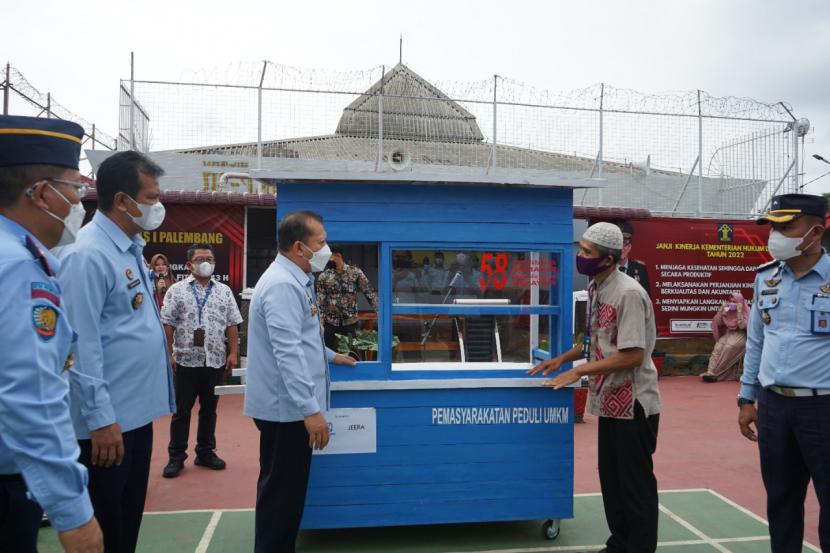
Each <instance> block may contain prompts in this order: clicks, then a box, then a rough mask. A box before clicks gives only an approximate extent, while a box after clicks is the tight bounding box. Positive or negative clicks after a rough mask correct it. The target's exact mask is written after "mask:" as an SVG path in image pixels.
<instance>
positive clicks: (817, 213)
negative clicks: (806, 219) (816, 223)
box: [756, 194, 827, 225]
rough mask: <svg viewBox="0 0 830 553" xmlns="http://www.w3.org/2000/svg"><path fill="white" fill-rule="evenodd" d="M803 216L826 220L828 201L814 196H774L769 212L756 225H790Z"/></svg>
mask: <svg viewBox="0 0 830 553" xmlns="http://www.w3.org/2000/svg"><path fill="white" fill-rule="evenodd" d="M801 215H812V216H814V217H821V218H822V219H824V217H825V215H827V200H826V199H824V198H823V197H822V196H813V195H812V194H782V195H780V196H773V197H772V201H771V202H770V206H769V211H768V212H767V213H765V214H764V215H762V216H761V217H760V218H759V219H758V220H757V221H756V223H758V224H759V225H764V224H767V223H789V222H790V221H792V220H793V219H795V218H796V217H799V216H801Z"/></svg>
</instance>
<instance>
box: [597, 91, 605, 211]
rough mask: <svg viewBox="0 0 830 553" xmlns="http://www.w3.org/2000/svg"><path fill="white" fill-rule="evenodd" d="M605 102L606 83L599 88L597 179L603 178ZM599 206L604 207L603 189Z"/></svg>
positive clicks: (600, 191) (598, 193) (600, 190)
mask: <svg viewBox="0 0 830 553" xmlns="http://www.w3.org/2000/svg"><path fill="white" fill-rule="evenodd" d="M604 100H605V83H601V84H600V88H599V153H598V154H597V177H598V178H600V179H601V178H602V139H603V110H602V108H603V103H604ZM597 196H598V200H599V201H598V204H599V206H600V207H602V199H603V198H602V188H599V189H598V190H597Z"/></svg>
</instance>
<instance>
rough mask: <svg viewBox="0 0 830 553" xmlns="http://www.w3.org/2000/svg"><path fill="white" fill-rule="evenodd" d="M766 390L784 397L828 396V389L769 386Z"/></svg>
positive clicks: (829, 392) (829, 390) (829, 393)
mask: <svg viewBox="0 0 830 553" xmlns="http://www.w3.org/2000/svg"><path fill="white" fill-rule="evenodd" d="M767 389H768V390H769V391H771V392H775V393H776V394H778V395H779V396H785V397H813V396H828V395H830V389H828V388H787V387H786V386H770V387H769V388H767Z"/></svg>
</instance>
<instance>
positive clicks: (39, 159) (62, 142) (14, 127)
mask: <svg viewBox="0 0 830 553" xmlns="http://www.w3.org/2000/svg"><path fill="white" fill-rule="evenodd" d="M83 137H84V129H83V127H81V126H80V125H78V124H77V123H73V122H72V121H63V120H61V119H44V118H41V117H23V116H19V115H0V167H11V166H14V165H56V166H58V167H67V168H69V169H78V158H79V157H80V155H81V142H82V140H83Z"/></svg>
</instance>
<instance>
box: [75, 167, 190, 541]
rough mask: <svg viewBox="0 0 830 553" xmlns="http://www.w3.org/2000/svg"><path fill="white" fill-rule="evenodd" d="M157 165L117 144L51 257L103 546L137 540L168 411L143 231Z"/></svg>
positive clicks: (152, 207) (169, 386)
mask: <svg viewBox="0 0 830 553" xmlns="http://www.w3.org/2000/svg"><path fill="white" fill-rule="evenodd" d="M162 174H163V171H162V169H161V168H160V167H159V166H158V165H156V164H155V163H153V162H152V161H151V160H150V159H148V158H147V157H145V156H143V155H142V154H140V153H138V152H133V151H126V152H118V153H115V154H113V155H111V156H110V157H108V158H107V159H106V160H104V162H103V163H101V166H100V167H99V168H98V173H97V177H98V180H97V192H98V212H97V213H95V216H94V217H93V218H92V221H90V223H89V224H88V225H86V226H85V227H84V228H83V229H82V230H81V232H80V233H79V234H78V240H77V242H75V244H73V245H72V246H70V247H68V248H66V250H65V251H64V252H63V257H62V258H61V260H62V262H63V268H62V270H61V272H60V281H61V286H62V287H63V289H64V294H65V295H66V299H67V307H68V309H67V315H68V317H69V322H70V323H71V324H72V325H73V326H74V327H75V329H76V330H77V332H78V334H79V338H78V346H77V355H76V359H75V370H74V371H73V373H72V376H71V378H70V393H71V395H72V401H71V408H72V423H73V424H74V426H75V434H76V435H77V436H78V441H79V444H80V446H81V456H80V461H81V463H83V464H84V465H85V466H86V467H87V469H88V470H89V494H90V497H91V499H92V505H93V507H94V508H95V517H96V518H97V519H98V522H100V524H101V530H102V531H103V533H104V546H105V547H106V551H107V553H116V552H117V553H122V552H124V553H131V552H132V551H135V547H136V543H137V542H138V532H139V528H140V527H141V519H142V516H143V513H144V500H145V498H146V495H147V484H148V479H149V475H150V458H151V455H152V451H153V420H155V419H157V418H159V417H162V416H164V415H167V414H168V413H172V412H174V411H175V406H176V402H175V399H174V397H173V375H172V370H171V365H170V361H169V359H168V356H167V343H166V339H165V335H164V327H163V326H162V324H161V320H160V318H159V309H158V305H157V304H156V302H155V301H153V298H154V297H155V292H156V283H155V278H156V277H155V273H154V272H153V271H152V270H151V269H150V266H149V265H148V264H147V261H146V260H145V258H144V239H143V238H142V234H141V233H142V232H143V231H148V232H149V231H152V230H155V229H156V228H158V226H159V225H161V222H162V221H163V220H164V214H165V210H164V206H163V205H162V203H161V202H160V201H159V197H160V194H161V192H160V190H159V176H161V175H162Z"/></svg>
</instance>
